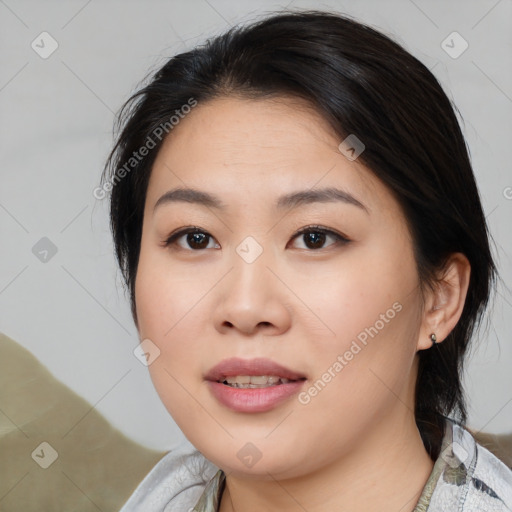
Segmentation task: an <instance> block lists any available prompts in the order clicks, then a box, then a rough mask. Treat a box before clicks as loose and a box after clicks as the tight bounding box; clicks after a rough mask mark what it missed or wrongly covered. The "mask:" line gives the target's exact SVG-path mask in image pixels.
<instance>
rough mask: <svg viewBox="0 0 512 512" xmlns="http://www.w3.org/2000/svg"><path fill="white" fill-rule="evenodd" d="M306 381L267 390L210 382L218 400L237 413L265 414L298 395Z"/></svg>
mask: <svg viewBox="0 0 512 512" xmlns="http://www.w3.org/2000/svg"><path fill="white" fill-rule="evenodd" d="M304 382H305V380H297V381H294V382H288V383H286V384H278V385H276V386H268V387H266V388H248V389H244V388H233V387H231V386H226V385H225V384H222V383H221V382H213V381H208V385H209V386H210V389H211V391H212V393H213V395H214V396H215V398H217V400H218V401H219V402H220V403H221V404H223V405H225V406H226V407H229V408H230V409H232V410H233V411H236V412H265V411H269V410H271V409H274V408H275V407H277V405H279V404H280V403H281V402H283V401H284V400H286V399H288V398H290V397H291V396H293V395H295V394H297V393H298V392H299V390H300V388H302V386H303V385H304Z"/></svg>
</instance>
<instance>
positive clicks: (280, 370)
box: [205, 357, 306, 382]
mask: <svg viewBox="0 0 512 512" xmlns="http://www.w3.org/2000/svg"><path fill="white" fill-rule="evenodd" d="M236 375H253V376H254V375H273V376H276V377H282V378H285V379H290V380H300V379H305V378H306V376H305V375H304V374H301V373H299V372H296V371H294V370H290V369H289V368H286V367H285V366H282V365H280V364H278V363H276V362H274V361H272V360H270V359H265V358H256V359H240V358H238V357H233V358H231V359H224V360H223V361H221V362H220V363H219V364H217V365H215V366H214V367H213V368H211V369H210V370H209V371H208V373H207V374H206V375H205V380H209V381H214V382H217V381H219V380H223V379H224V378H225V377H234V376H236Z"/></svg>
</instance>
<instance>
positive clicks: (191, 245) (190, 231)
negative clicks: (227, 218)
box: [164, 227, 213, 251]
mask: <svg viewBox="0 0 512 512" xmlns="http://www.w3.org/2000/svg"><path fill="white" fill-rule="evenodd" d="M181 238H184V240H185V242H184V243H185V244H186V247H184V246H182V245H181V244H179V243H178V241H179V240H180V239H181ZM210 239H211V240H213V237H212V236H211V235H210V234H209V233H207V232H205V231H202V230H201V229H200V228H196V227H192V228H186V229H182V230H180V231H178V232H177V233H173V234H172V235H171V236H170V237H169V238H168V239H167V240H166V241H165V244H164V245H165V247H170V246H176V245H177V246H178V247H179V248H180V249H192V250H194V251H198V250H201V249H211V248H212V247H208V245H209V241H210Z"/></svg>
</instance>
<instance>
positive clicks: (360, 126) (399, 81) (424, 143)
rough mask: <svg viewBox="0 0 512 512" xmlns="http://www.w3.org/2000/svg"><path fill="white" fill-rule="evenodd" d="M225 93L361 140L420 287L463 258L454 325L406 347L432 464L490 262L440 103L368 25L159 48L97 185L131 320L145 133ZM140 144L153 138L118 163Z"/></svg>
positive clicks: (461, 408) (406, 59)
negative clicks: (163, 55)
mask: <svg viewBox="0 0 512 512" xmlns="http://www.w3.org/2000/svg"><path fill="white" fill-rule="evenodd" d="M226 96H237V97H241V98H247V99H251V98H252V99H256V98H272V97H276V98H279V97H296V98H301V99H304V100H306V101H307V102H308V103H309V104H310V105H312V106H313V107H314V108H315V109H316V110H317V111H318V112H319V113H320V114H321V115H322V116H323V117H324V118H325V119H326V120H327V121H328V122H329V123H330V125H331V126H332V127H333V129H334V131H335V133H337V134H338V135H339V137H340V142H341V141H342V140H343V139H344V138H345V137H347V136H348V135H349V134H355V135H356V136H357V137H358V138H359V139H360V140H361V141H362V142H363V143H364V144H365V150H364V152H363V153H362V154H361V155H360V157H359V160H360V161H362V163H363V164H365V165H366V166H367V167H368V168H369V170H370V171H372V172H373V173H374V174H375V175H376V176H377V177H378V178H379V179H380V180H381V181H382V182H383V183H384V184H385V185H387V187H388V189H389V190H390V191H391V193H392V194H394V197H395V198H396V199H397V201H398V202H399V204H400V205H401V207H402V209H403V212H404V214H405V217H406V219H407V222H408V224H409V228H410V231H411V234H412V238H413V244H414V251H415V258H416V262H417V268H418V274H419V277H420V281H421V285H422V289H423V290H424V289H425V288H424V287H425V286H434V285H435V282H436V275H437V273H438V272H439V271H440V270H442V269H443V266H444V264H445V262H446V260H447V258H448V256H449V255H450V254H452V253H455V252H461V253H463V254H465V255H466V257H467V258H468V260H469V262H470V264H471V277H470V283H469V290H468V294H467V298H466V302H465V305H464V309H463V312H462V316H461V318H460V320H459V322H458V324H457V325H456V327H455V328H454V329H453V331H452V332H451V333H450V335H449V336H448V337H447V339H446V340H444V341H443V343H441V344H439V345H436V346H435V347H433V348H432V349H429V350H422V351H420V352H419V373H418V378H417V382H416V398H415V418H416V423H417V426H418V429H419V431H420V433H421V436H422V439H423V443H424V445H425V448H426V450H427V451H428V453H429V454H430V456H431V458H432V459H433V460H435V459H437V457H438V456H439V453H440V448H441V440H442V437H443V435H444V417H445V416H448V415H451V416H452V419H455V420H456V421H457V422H459V423H462V424H465V423H466V421H467V411H466V403H465V397H464V391H463V386H462V381H461V379H462V373H463V359H464V358H463V356H464V354H465V352H466V349H467V346H468V343H469V340H470V338H471V336H472V334H473V332H474V329H475V328H476V326H477V325H478V323H479V321H480V319H481V316H482V312H483V309H484V308H485V306H486V305H487V302H488V299H489V296H490V292H491V289H492V288H493V285H494V282H495V278H496V269H495V265H494V262H493V258H492V255H491V252H490V248H489V234H488V230H487V226H486V220H485V216H484V214H483V211H482V207H481V203H480V198H479V194H478V190H477V187H476V183H475V179H474V176H473V172H472V168H471V163H470V160H469V155H468V151H467V148H466V144H465V140H464V137H463V135H462V133H461V129H460V127H459V124H458V122H457V118H456V115H455V112H454V107H452V105H451V103H450V100H449V99H448V98H447V96H446V94H445V93H444V92H443V90H442V88H441V86H440V84H439V83H438V81H437V80H436V78H435V77H434V75H433V74H432V73H431V72H430V71H429V70H428V69H427V68H426V67H425V66H424V65H423V64H422V63H421V62H420V61H419V60H417V59H416V58H415V57H413V56H412V55H411V54H409V53H408V52H407V51H406V50H404V49H403V48H402V47H401V46H400V45H398V44H397V43H395V42H394V41H392V40H391V39H390V38H388V37H387V36H385V35H383V34H381V33H380V32H378V31H376V30H374V29H372V28H370V27H369V26H366V25H364V24H362V23H360V22H357V21H354V20H353V19H350V18H348V17H346V16H341V15H339V14H335V13H329V12H326V11H297V12H290V11H286V12H278V13H273V14H272V15H270V16H268V17H267V18H265V19H263V20H259V21H256V22H253V23H252V24H250V25H248V26H238V27H233V28H231V29H230V30H229V31H227V32H226V33H224V34H222V35H220V36H217V37H214V38H211V39H210V40H208V41H206V43H205V44H203V45H202V46H199V47H197V48H195V49H193V50H191V51H188V52H186V53H182V54H179V55H176V56H175V57H172V58H171V59H169V60H168V61H167V62H166V63H165V65H164V66H163V67H162V68H161V69H159V70H158V71H157V72H156V73H155V74H154V75H153V77H152V79H151V81H150V83H149V84H148V85H146V86H145V87H144V88H142V89H141V90H140V91H138V92H136V93H135V94H134V95H133V96H132V97H131V98H130V99H129V100H128V101H127V102H126V103H125V104H124V106H123V108H122V109H121V111H120V113H119V117H118V124H117V127H118V130H119V131H121V133H120V135H119V137H118V139H117V142H116V144H115V146H114V148H113V149H112V152H111V154H110V156H109V158H108V160H107V163H106V166H105V170H104V173H103V176H102V180H109V181H110V186H109V187H108V188H109V189H110V188H111V189H112V193H111V203H110V207H111V209H110V215H111V229H112V233H113V237H114V243H115V250H116V257H117V261H118V263H119V266H120V268H121V271H122V275H123V278H124V281H125V284H126V286H127V287H128V289H129V291H130V295H131V307H132V315H133V318H134V320H135V322H136V323H137V318H136V312H135V296H134V289H135V286H134V284H135V276H136V272H137V263H138V258H139V252H140V242H141V232H142V219H143V210H144V203H145V197H146V190H147V185H148V180H149V176H150V173H151V168H152V165H153V162H154V160H155V157H156V155H157V153H158V150H159V148H160V146H161V144H162V141H163V140H164V139H165V137H161V138H160V139H159V140H157V141H155V140H154V139H155V138H158V137H155V133H160V132H162V128H161V127H162V126H166V127H167V129H166V130H165V131H166V133H167V132H169V133H171V129H172V126H171V124H170V123H169V119H170V117H171V116H172V115H174V114H177V113H179V112H177V111H181V110H180V109H181V108H182V107H183V105H186V104H190V100H191V99H193V100H194V101H197V102H199V104H201V103H204V102H206V101H208V100H211V99H214V98H216V97H226ZM159 127H160V131H158V130H159ZM149 139H151V140H152V141H153V142H154V143H155V147H154V148H153V149H152V150H151V151H149V154H148V155H147V156H145V157H144V158H141V159H140V161H139V160H137V162H136V164H135V163H133V162H132V163H133V166H132V167H133V168H132V169H128V170H127V169H126V163H127V162H129V161H130V158H133V154H134V152H137V151H138V149H139V148H141V147H143V146H144V145H147V144H148V142H147V141H148V140H149ZM123 166H124V169H125V172H124V173H121V174H122V175H123V177H122V179H120V174H119V170H120V169H121V168H123ZM116 170H117V171H116ZM107 176H108V178H107Z"/></svg>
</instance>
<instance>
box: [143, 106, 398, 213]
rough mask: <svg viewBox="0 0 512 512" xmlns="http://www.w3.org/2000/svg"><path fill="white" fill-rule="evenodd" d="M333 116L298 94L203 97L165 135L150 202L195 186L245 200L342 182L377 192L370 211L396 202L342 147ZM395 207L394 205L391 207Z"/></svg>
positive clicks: (356, 191)
mask: <svg viewBox="0 0 512 512" xmlns="http://www.w3.org/2000/svg"><path fill="white" fill-rule="evenodd" d="M340 142H341V140H340V138H339V137H338V136H337V135H336V133H335V132H334V130H333V129H332V127H331V126H330V125H329V124H328V122H327V121H326V120H325V119H324V118H323V117H322V116H321V115H320V114H319V113H318V112H317V111H316V110H315V109H314V108H313V107H312V106H311V105H309V104H308V103H306V102H305V101H304V100H300V99H291V98H279V99H263V100H261V99H258V100H252V99H251V100H247V99H239V98H217V99H214V100H210V101H208V102H205V103H203V104H202V103H199V104H198V105H197V106H196V107H195V108H194V109H193V110H192V111H191V112H190V113H189V114H187V116H185V117H184V119H182V120H181V121H180V122H179V124H178V125H176V126H175V127H174V128H173V131H172V132H171V133H170V134H169V136H167V138H166V139H165V140H164V143H163V144H162V147H161V148H160V151H159V153H158V155H157V158H156V160H155V162H154V165H153V169H152V172H151V178H150V182H149V187H148V194H147V203H148V205H149V206H154V204H155V203H156V201H157V200H158V198H159V197H160V195H161V194H162V193H163V192H165V191H166V190H168V189H171V188H176V187H191V188H196V189H201V190H208V191H209V192H211V193H213V194H215V195H219V196H222V197H223V198H226V200H225V202H226V203H227V204H230V203H231V202H240V201H242V202H243V200H245V202H246V201H247V200H249V199H250V198H251V197H258V198H259V199H263V200H265V199H266V200H268V201H274V199H275V198H276V197H277V196H280V195H282V194H284V193H289V192H292V191H294V190H298V189H300V190H303V189H313V188H324V187H338V188H339V187H342V188H343V189H344V190H347V191H349V192H350V193H351V194H352V195H353V196H355V197H358V196H359V197H361V196H364V197H366V198H368V196H372V197H371V200H370V203H371V205H370V206H369V209H373V208H374V207H378V205H379V204H380V206H386V205H385V204H384V203H386V201H387V202H389V201H393V199H392V197H391V195H390V193H389V192H388V191H387V190H386V189H385V187H384V186H383V185H382V184H381V183H380V181H379V180H378V179H377V178H376V177H375V176H374V175H373V173H371V172H370V171H369V170H368V169H366V168H365V167H364V166H363V165H362V164H361V163H360V162H358V161H357V160H355V161H350V160H349V159H347V158H346V157H345V156H344V155H343V154H342V153H341V152H340V151H339V149H338V146H339V144H340ZM388 206H389V205H388Z"/></svg>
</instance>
